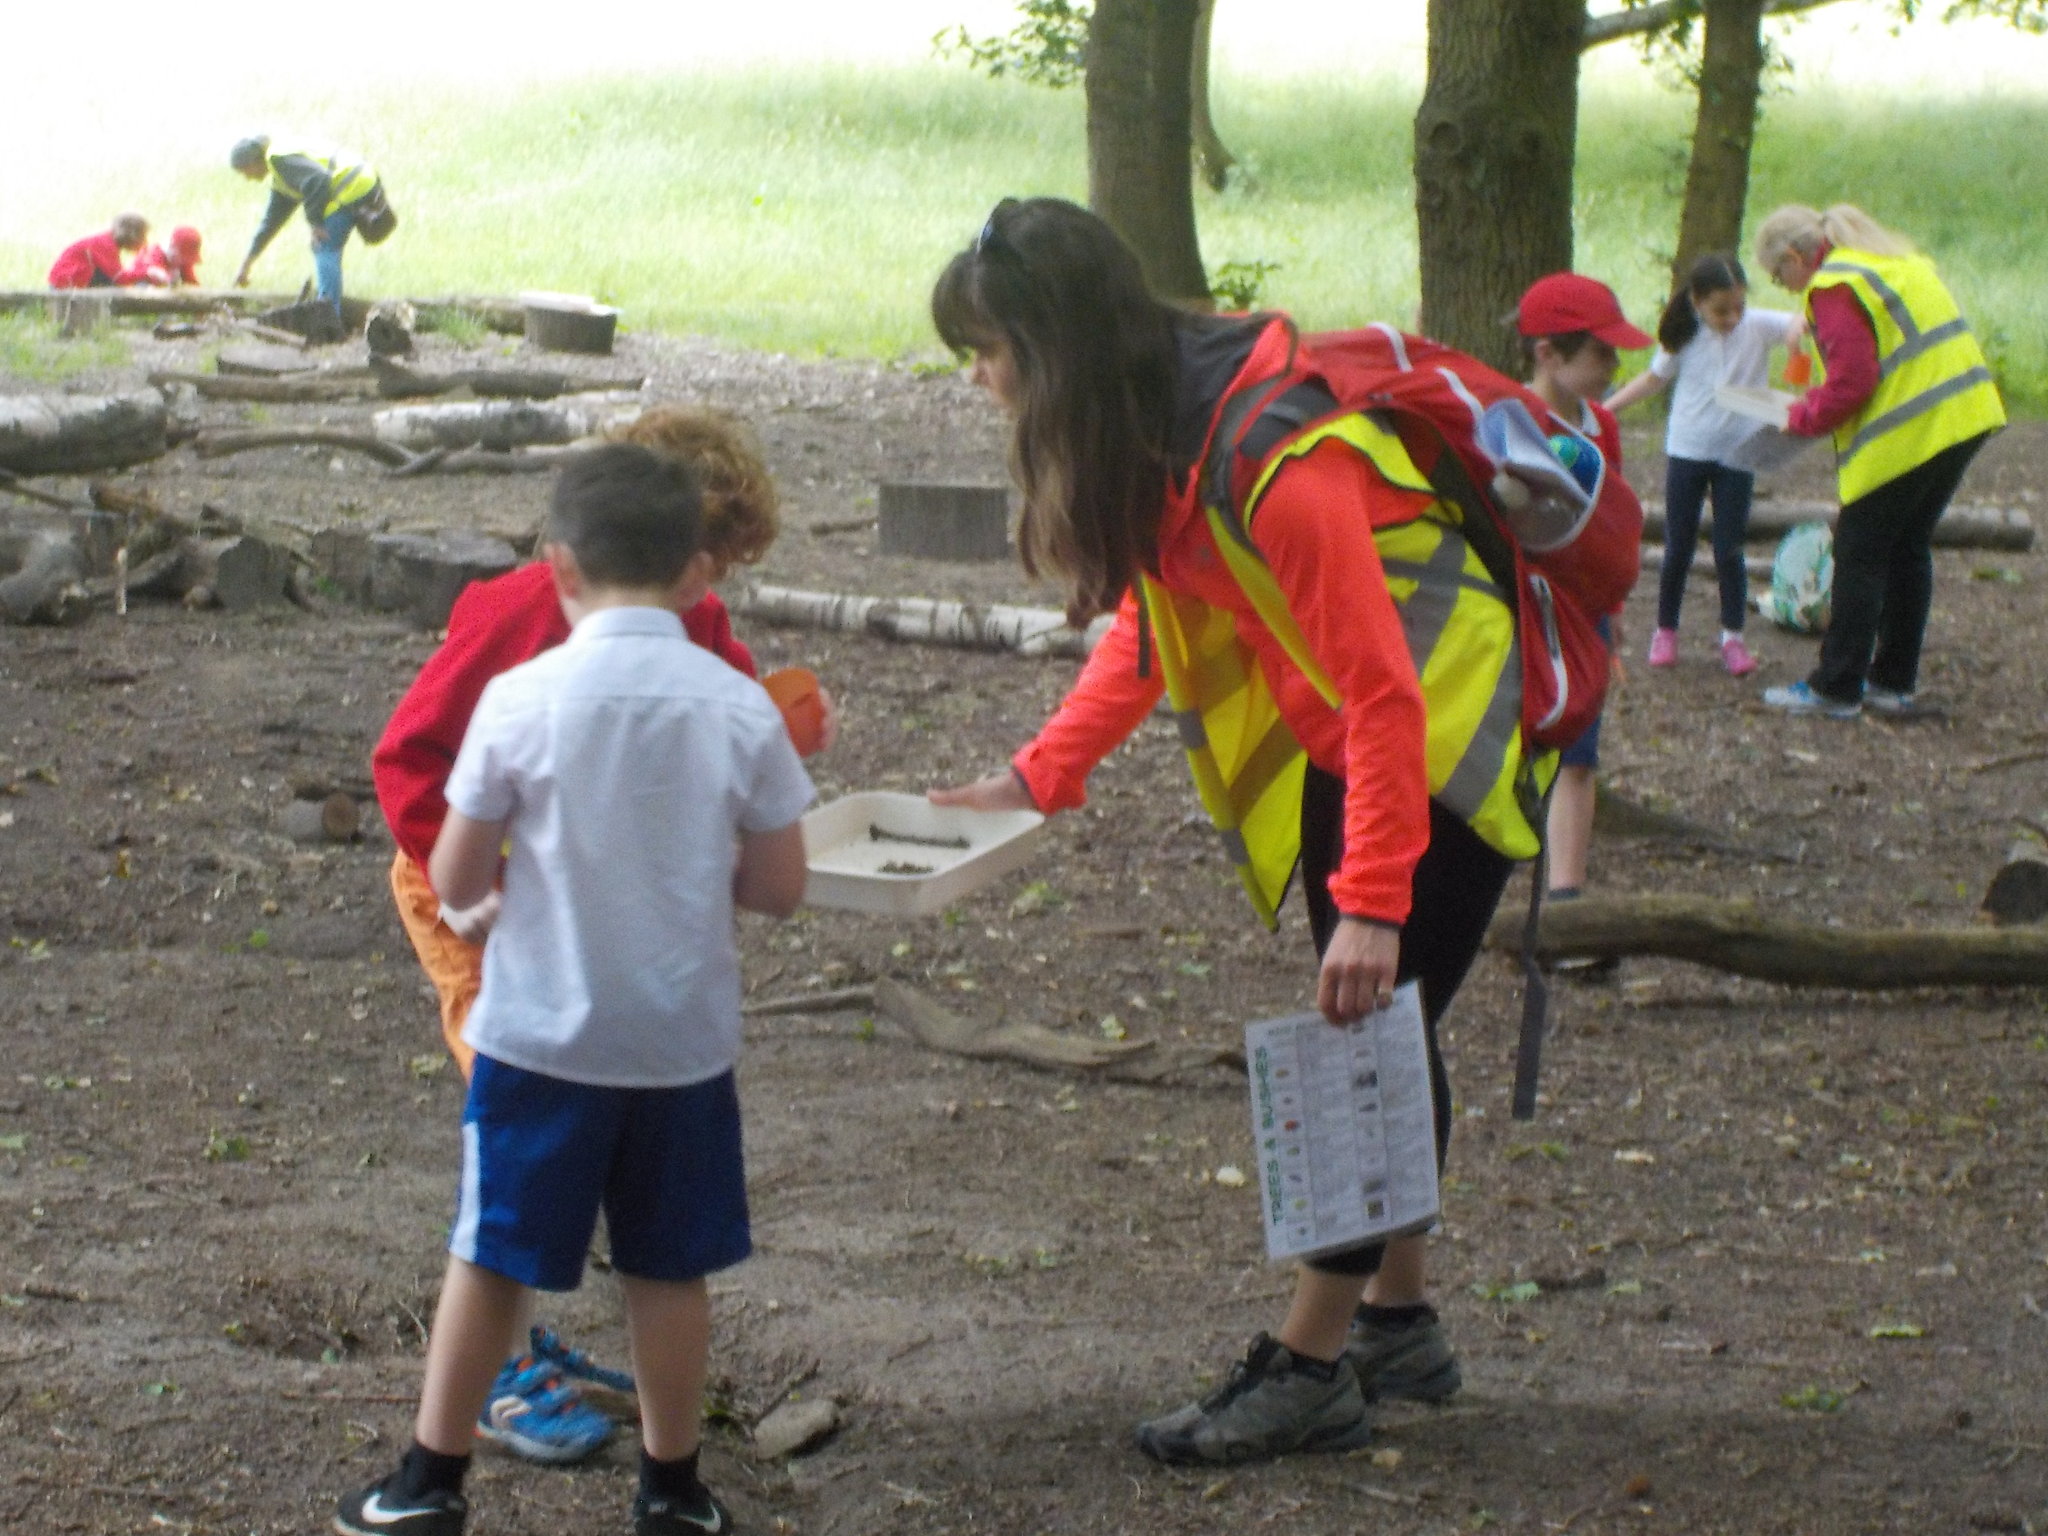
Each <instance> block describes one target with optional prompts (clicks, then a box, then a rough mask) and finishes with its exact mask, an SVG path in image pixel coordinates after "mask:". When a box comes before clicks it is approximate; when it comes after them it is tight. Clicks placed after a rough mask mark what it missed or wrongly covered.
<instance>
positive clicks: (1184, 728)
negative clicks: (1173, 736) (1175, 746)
mask: <svg viewBox="0 0 2048 1536" xmlns="http://www.w3.org/2000/svg"><path fill="white" fill-rule="evenodd" d="M1173 724H1174V728H1175V729H1176V730H1178V731H1179V732H1180V744H1181V745H1182V746H1184V747H1186V748H1187V749H1188V750H1189V751H1190V752H1200V751H1202V750H1203V749H1204V748H1206V747H1207V746H1208V745H1209V728H1208V727H1207V726H1206V725H1204V724H1202V712H1201V711H1200V710H1199V709H1176V710H1175V711H1174V712H1173Z"/></svg>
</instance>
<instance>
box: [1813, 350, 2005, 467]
mask: <svg viewBox="0 0 2048 1536" xmlns="http://www.w3.org/2000/svg"><path fill="white" fill-rule="evenodd" d="M1991 382H1992V378H1991V370H1990V369H1989V368H1982V367H1979V368H1971V369H1968V370H1967V371H1965V372H1963V373H1959V374H1957V375H1956V376H1955V377H1954V378H1950V379H1943V380H1942V381H1941V382H1940V383H1939V384H1937V385H1935V386H1934V387H1933V388H1932V389H1923V390H1922V391H1921V392H1920V393H1919V394H1917V395H1915V396H1914V397H1913V398H1912V399H1910V400H1908V401H1906V402H1905V403H1904V404H1903V405H1895V406H1893V407H1892V408H1891V409H1890V410H1888V411H1886V412H1885V413H1884V414H1883V415H1882V416H1879V417H1878V418H1877V419H1876V420H1874V421H1870V422H1867V423H1865V424H1864V427H1863V430H1862V431H1860V432H1858V433H1857V434H1856V435H1855V436H1854V437H1852V438H1850V439H1849V446H1848V447H1847V448H1845V449H1843V450H1842V462H1843V463H1845V464H1846V463H1848V462H1849V460H1851V459H1853V458H1855V457H1856V455H1857V454H1859V453H1861V452H1862V451H1863V450H1864V449H1865V448H1868V447H1869V446H1870V445H1871V444H1872V443H1874V442H1876V441H1877V439H1879V438H1880V437H1883V436H1884V435H1885V433H1887V432H1890V431H1892V430H1893V429H1894V428H1897V427H1901V426H1904V425H1905V424H1906V423H1907V422H1909V421H1911V420H1912V419H1913V418H1914V417H1915V416H1920V415H1924V414H1925V413H1927V412H1928V411H1931V410H1933V409H1934V408H1935V407H1936V406H1938V405H1940V404H1941V403H1942V402H1943V401H1944V400H1951V399H1954V398H1955V397H1956V396H1957V395H1960V394H1962V393H1963V392H1964V391H1965V390H1969V389H1975V388H1976V387H1977V386H1978V385H1979V384H1989V383H1991Z"/></svg>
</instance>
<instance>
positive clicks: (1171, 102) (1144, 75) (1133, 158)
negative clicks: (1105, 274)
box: [1087, 0, 1209, 305]
mask: <svg viewBox="0 0 2048 1536" xmlns="http://www.w3.org/2000/svg"><path fill="white" fill-rule="evenodd" d="M1200 4H1201V0H1101V3H1100V4H1099V5H1097V6H1096V8H1095V18H1094V21H1093V23H1092V24H1091V25H1090V27H1089V30H1088V70H1087V95H1088V205H1089V206H1090V207H1091V208H1093V209H1094V210H1095V211H1096V212H1097V213H1099V214H1100V215H1102V217H1103V218H1104V219H1106V220H1108V222H1109V225H1110V227H1111V228H1112V229H1114V230H1115V231H1116V232H1117V233H1118V234H1119V235H1121V236H1122V237H1123V238H1124V240H1125V241H1126V243H1128V244H1129V245H1130V247H1131V249H1132V250H1133V251H1135V252H1136V253H1137V256H1138V261H1139V263H1140V265H1142V266H1143V268H1144V270H1145V280H1146V282H1148V283H1149V284H1150V285H1151V287H1152V291H1153V292H1154V293H1156V294H1158V295H1159V297H1160V298H1162V299H1166V300H1169V301H1173V302H1178V303H1187V304H1200V305H1207V304H1208V302H1209V280H1208V276H1207V274H1206V273H1205V272H1204V271H1203V268H1202V253H1201V246H1200V243H1199V242H1198V241H1197V239H1196V236H1195V194H1194V186H1193V180H1194V159H1193V149H1192V148H1191V135H1192V132H1193V128H1192V116H1191V113H1190V111H1189V107H1188V82H1189V80H1190V78H1191V75H1192V70H1193V59H1194V42H1195V19H1196V15H1197V13H1198V11H1199V10H1200Z"/></svg>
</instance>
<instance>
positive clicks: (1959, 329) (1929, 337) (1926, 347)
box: [1877, 315, 1970, 370]
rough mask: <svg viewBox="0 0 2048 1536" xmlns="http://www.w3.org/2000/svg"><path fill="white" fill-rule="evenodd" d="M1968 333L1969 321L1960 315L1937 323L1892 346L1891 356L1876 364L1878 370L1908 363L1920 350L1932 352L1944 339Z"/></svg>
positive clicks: (1950, 339) (1952, 338)
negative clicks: (1931, 327) (1929, 328)
mask: <svg viewBox="0 0 2048 1536" xmlns="http://www.w3.org/2000/svg"><path fill="white" fill-rule="evenodd" d="M1969 334H1970V322H1969V321H1967V320H1965V319H1964V318H1963V317H1962V316H1961V315H1957V316H1956V317H1955V319H1953V320H1950V321H1947V322H1945V323H1943V324H1941V325H1937V326H1936V327H1935V328H1934V329H1933V330H1931V331H1922V332H1921V333H1920V334H1919V335H1917V336H1914V337H1910V338H1909V339H1907V340H1906V341H1904V342H1902V343H1901V344H1900V345H1898V346H1896V347H1894V348H1893V349H1892V353H1891V356H1889V357H1886V358H1883V359H1881V360H1880V361H1879V362H1878V365H1877V366H1878V368H1879V369H1880V370H1883V369H1886V368H1891V367H1895V366H1897V365H1898V364H1900V363H1910V362H1911V361H1912V360H1913V359H1914V358H1916V357H1918V356H1919V355H1920V354H1921V353H1922V352H1932V351H1933V350H1934V349H1935V348H1936V347H1938V346H1940V345H1941V344H1942V343H1943V342H1944V341H1954V340H1955V339H1956V338H1957V337H1958V336H1967V335H1969Z"/></svg>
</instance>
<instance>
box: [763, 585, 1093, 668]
mask: <svg viewBox="0 0 2048 1536" xmlns="http://www.w3.org/2000/svg"><path fill="white" fill-rule="evenodd" d="M727 603H728V605H729V606H730V607H731V609H732V611H733V612H734V613H735V614H736V615H739V616H740V617H743V618H749V619H755V620H758V621H759V622H761V623H764V624H780V625H784V626H788V627H792V628H799V629H823V630H830V631H833V632H836V633H839V634H856V635H876V636H879V637H880V638H882V639H885V640H902V641H910V642H916V643H921V644H925V645H947V646H957V647H960V648H962V649H965V650H980V651H1015V652H1016V653H1017V654H1018V655H1020V656H1070V657H1081V656H1086V655H1087V654H1088V653H1089V652H1090V651H1092V650H1093V649H1094V648H1095V644H1096V642H1097V641H1099V640H1100V639H1101V638H1102V636H1103V635H1104V634H1106V633H1107V632H1108V630H1109V620H1108V619H1107V618H1101V619H1097V620H1096V621H1095V622H1094V623H1093V624H1090V625H1089V626H1088V628H1087V630H1086V631H1085V632H1084V631H1082V630H1077V629H1073V628H1071V627H1070V626H1069V625H1068V624H1067V619H1066V615H1065V614H1062V613H1057V612H1055V611H1053V610H1052V609H1050V608H1013V607H1009V606H1007V605H1005V604H1002V603H987V604H982V603H955V602H947V601H942V600H939V599H935V598H928V597H861V596H856V595H853V594H850V593H841V592H807V591H804V590H803V589H801V588H798V587H774V586H760V585H755V586H746V587H736V588H735V589H734V591H733V593H732V594H731V595H730V596H729V597H728V598H727Z"/></svg>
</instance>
